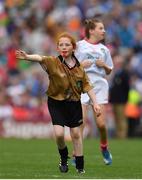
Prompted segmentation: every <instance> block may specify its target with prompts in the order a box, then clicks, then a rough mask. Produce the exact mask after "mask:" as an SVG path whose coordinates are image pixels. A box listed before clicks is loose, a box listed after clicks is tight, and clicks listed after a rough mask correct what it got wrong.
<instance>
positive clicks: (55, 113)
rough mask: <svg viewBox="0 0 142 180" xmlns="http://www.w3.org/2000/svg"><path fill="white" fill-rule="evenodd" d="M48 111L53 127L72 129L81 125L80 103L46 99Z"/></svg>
mask: <svg viewBox="0 0 142 180" xmlns="http://www.w3.org/2000/svg"><path fill="white" fill-rule="evenodd" d="M48 109H49V112H50V115H51V118H52V123H53V125H61V126H63V127H64V126H68V127H71V128H73V127H78V126H80V125H81V124H82V123H83V120H82V107H81V102H80V101H67V100H63V101H58V100H55V99H52V98H50V97H48Z"/></svg>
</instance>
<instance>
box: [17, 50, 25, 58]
mask: <svg viewBox="0 0 142 180" xmlns="http://www.w3.org/2000/svg"><path fill="white" fill-rule="evenodd" d="M15 54H16V58H17V59H22V60H24V59H27V53H26V52H25V51H22V50H16V52H15Z"/></svg>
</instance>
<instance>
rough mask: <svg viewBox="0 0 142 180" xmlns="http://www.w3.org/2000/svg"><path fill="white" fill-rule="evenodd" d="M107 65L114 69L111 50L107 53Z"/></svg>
mask: <svg viewBox="0 0 142 180" xmlns="http://www.w3.org/2000/svg"><path fill="white" fill-rule="evenodd" d="M106 64H107V65H108V66H109V67H110V68H111V69H113V61H112V58H111V54H110V51H109V49H107V53H106Z"/></svg>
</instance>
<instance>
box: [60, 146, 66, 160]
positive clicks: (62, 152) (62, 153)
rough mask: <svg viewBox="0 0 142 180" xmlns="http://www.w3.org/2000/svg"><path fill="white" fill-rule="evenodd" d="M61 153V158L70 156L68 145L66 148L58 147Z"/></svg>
mask: <svg viewBox="0 0 142 180" xmlns="http://www.w3.org/2000/svg"><path fill="white" fill-rule="evenodd" d="M58 151H59V154H60V156H61V159H67V158H68V148H67V146H66V147H65V148H64V149H58Z"/></svg>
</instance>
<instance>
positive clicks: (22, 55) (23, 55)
mask: <svg viewBox="0 0 142 180" xmlns="http://www.w3.org/2000/svg"><path fill="white" fill-rule="evenodd" d="M16 58H17V59H21V60H27V61H34V62H42V56H40V55H38V54H31V55H30V54H27V53H26V52H25V51H21V50H16Z"/></svg>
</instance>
